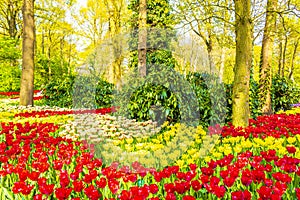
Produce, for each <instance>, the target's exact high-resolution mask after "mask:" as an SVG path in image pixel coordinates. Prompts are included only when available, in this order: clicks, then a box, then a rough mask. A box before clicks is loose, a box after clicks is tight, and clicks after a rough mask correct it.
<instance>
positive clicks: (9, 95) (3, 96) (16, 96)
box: [0, 90, 44, 100]
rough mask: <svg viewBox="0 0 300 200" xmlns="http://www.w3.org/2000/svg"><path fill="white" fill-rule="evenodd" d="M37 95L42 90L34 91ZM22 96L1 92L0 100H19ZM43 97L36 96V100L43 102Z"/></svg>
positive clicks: (16, 93)
mask: <svg viewBox="0 0 300 200" xmlns="http://www.w3.org/2000/svg"><path fill="white" fill-rule="evenodd" d="M33 92H34V94H35V95H37V94H38V93H40V92H41V91H40V90H34V91H33ZM19 96H20V92H0V98H1V97H2V98H7V97H10V98H11V99H18V98H19ZM43 98H44V97H43V96H35V97H34V100H41V99H43Z"/></svg>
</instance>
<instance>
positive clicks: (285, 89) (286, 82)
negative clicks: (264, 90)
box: [272, 76, 299, 112]
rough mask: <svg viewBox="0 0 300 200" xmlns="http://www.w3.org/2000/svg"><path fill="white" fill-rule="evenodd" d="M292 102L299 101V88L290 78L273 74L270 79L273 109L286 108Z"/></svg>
mask: <svg viewBox="0 0 300 200" xmlns="http://www.w3.org/2000/svg"><path fill="white" fill-rule="evenodd" d="M294 103H299V89H298V88H296V87H295V85H294V83H293V82H292V81H291V80H290V79H288V78H286V77H279V76H275V77H274V78H273V80H272V108H273V111H274V112H277V111H279V110H288V109H290V108H291V104H294Z"/></svg>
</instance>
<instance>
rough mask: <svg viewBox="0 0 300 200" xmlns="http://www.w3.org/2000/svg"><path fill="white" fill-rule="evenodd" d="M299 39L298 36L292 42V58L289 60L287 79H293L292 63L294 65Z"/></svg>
mask: <svg viewBox="0 0 300 200" xmlns="http://www.w3.org/2000/svg"><path fill="white" fill-rule="evenodd" d="M299 40H300V38H298V39H297V40H296V42H295V44H294V51H293V55H292V60H291V67H290V73H289V79H291V80H292V81H294V78H293V73H294V67H295V66H294V65H295V59H296V55H297V49H298V45H299Z"/></svg>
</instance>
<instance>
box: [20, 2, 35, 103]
mask: <svg viewBox="0 0 300 200" xmlns="http://www.w3.org/2000/svg"><path fill="white" fill-rule="evenodd" d="M22 13H23V49H22V77H21V90H20V105H23V106H28V105H33V92H34V87H33V80H34V42H35V41H34V0H24V1H23V8H22Z"/></svg>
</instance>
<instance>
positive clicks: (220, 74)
mask: <svg viewBox="0 0 300 200" xmlns="http://www.w3.org/2000/svg"><path fill="white" fill-rule="evenodd" d="M225 51H226V49H225V47H222V49H221V63H220V71H219V80H220V83H222V82H223V76H224V70H225Z"/></svg>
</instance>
